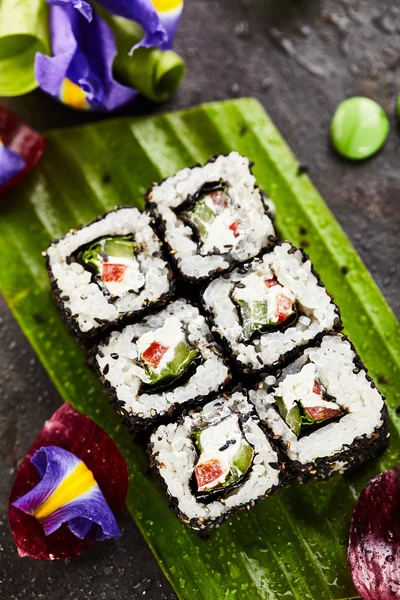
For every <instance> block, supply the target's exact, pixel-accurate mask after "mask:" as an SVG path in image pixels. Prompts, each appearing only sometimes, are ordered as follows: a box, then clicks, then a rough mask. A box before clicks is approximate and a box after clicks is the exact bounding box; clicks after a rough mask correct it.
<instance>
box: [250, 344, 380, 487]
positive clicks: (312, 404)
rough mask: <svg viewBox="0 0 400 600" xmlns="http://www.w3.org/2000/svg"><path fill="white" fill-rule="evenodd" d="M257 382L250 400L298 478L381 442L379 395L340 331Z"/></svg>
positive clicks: (340, 465) (328, 470)
mask: <svg viewBox="0 0 400 600" xmlns="http://www.w3.org/2000/svg"><path fill="white" fill-rule="evenodd" d="M260 386H261V389H257V390H255V391H251V392H250V400H251V401H252V402H253V403H254V405H255V408H256V411H257V414H258V416H259V417H260V419H261V420H262V422H263V424H264V425H265V426H266V427H267V429H268V431H269V433H270V434H271V435H273V436H274V439H275V440H276V439H279V440H280V445H281V449H282V451H283V453H284V454H285V457H286V460H287V461H288V462H289V463H290V464H291V469H292V471H294V473H295V474H296V475H297V477H298V478H299V479H300V480H307V479H308V478H309V477H312V476H315V477H318V478H320V479H325V478H327V477H329V476H330V475H331V474H333V473H335V472H336V471H342V470H345V469H348V468H350V467H352V466H357V465H359V464H360V463H362V462H364V461H365V460H367V459H369V458H371V457H373V456H375V454H377V452H379V450H381V449H382V448H383V447H384V446H385V445H386V443H387V440H388V418H387V408H386V405H385V403H384V400H383V398H382V396H381V395H380V393H379V392H378V390H377V389H376V386H375V383H374V382H373V381H372V380H371V378H370V377H368V375H367V370H366V368H365V367H364V365H363V364H362V362H361V359H360V357H359V356H357V354H356V353H355V350H354V348H353V347H352V345H351V344H350V342H349V341H348V340H347V338H346V337H344V336H342V335H340V334H337V335H335V334H330V335H326V336H324V337H323V339H322V341H321V343H320V345H319V346H318V347H316V348H308V349H306V350H304V352H303V354H302V355H301V356H300V357H299V358H298V359H297V360H295V361H294V362H293V363H291V364H290V365H288V366H287V367H286V368H285V369H283V370H282V372H281V373H280V374H279V376H278V377H277V379H275V378H274V377H267V378H266V379H265V380H264V381H263V382H261V383H260Z"/></svg>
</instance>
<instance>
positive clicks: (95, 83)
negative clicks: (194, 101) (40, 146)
mask: <svg viewBox="0 0 400 600" xmlns="http://www.w3.org/2000/svg"><path fill="white" fill-rule="evenodd" d="M49 3H50V4H51V6H50V31H51V46H52V52H53V55H54V56H51V57H49V56H44V55H43V54H40V53H37V55H36V60H35V76H36V79H37V81H38V82H39V85H40V87H41V88H42V89H43V90H44V91H45V92H47V93H48V94H51V95H52V96H54V97H55V98H57V99H59V100H61V101H62V102H63V103H65V104H67V105H69V106H72V107H73V108H78V109H81V110H88V109H98V110H113V109H115V108H117V107H118V106H121V105H122V104H125V103H126V102H129V101H130V100H132V99H133V98H134V97H135V96H136V95H137V91H136V90H133V89H132V88H129V87H126V86H124V85H121V84H120V83H118V82H117V81H116V80H115V79H114V76H113V71H112V65H113V62H114V58H115V56H116V54H117V49H116V45H115V39H114V35H113V33H112V31H111V29H110V28H109V26H108V25H107V24H106V23H105V22H104V21H103V20H102V19H101V18H100V17H99V15H98V14H97V13H95V12H93V13H92V15H91V20H90V21H89V20H88V18H87V15H85V14H82V12H80V11H78V10H77V9H76V7H75V6H74V3H73V2H72V1H67V0H65V1H63V0H57V1H54V0H49Z"/></svg>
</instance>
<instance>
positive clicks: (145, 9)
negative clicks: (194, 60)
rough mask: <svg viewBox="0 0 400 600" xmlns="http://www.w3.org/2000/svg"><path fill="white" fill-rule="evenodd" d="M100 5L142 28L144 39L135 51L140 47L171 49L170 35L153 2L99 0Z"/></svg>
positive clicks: (144, 0)
mask: <svg viewBox="0 0 400 600" xmlns="http://www.w3.org/2000/svg"><path fill="white" fill-rule="evenodd" d="M99 4H101V6H103V7H104V8H105V9H106V10H108V11H109V12H110V13H112V14H113V15H118V16H119V17H125V18H126V19H130V20H131V21H136V22H137V23H139V25H141V26H142V28H143V31H144V37H143V38H142V39H141V40H140V42H139V43H138V44H136V45H135V46H134V47H133V49H136V48H139V47H140V46H144V47H145V48H151V47H152V46H156V47H157V48H160V49H162V50H163V49H167V48H169V47H170V40H169V38H168V34H167V32H166V30H165V27H164V26H163V24H162V23H161V21H160V18H159V15H158V13H157V11H156V9H155V7H154V4H153V3H152V1H151V0H99Z"/></svg>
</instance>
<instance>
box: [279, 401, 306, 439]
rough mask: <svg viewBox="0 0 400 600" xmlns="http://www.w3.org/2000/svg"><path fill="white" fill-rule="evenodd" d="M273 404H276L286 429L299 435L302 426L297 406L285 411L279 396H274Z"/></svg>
mask: <svg viewBox="0 0 400 600" xmlns="http://www.w3.org/2000/svg"><path fill="white" fill-rule="evenodd" d="M275 402H276V404H277V407H278V410H279V414H280V415H281V417H282V419H283V420H284V421H285V422H286V424H287V425H288V427H290V429H291V430H292V431H293V433H294V434H295V435H297V436H298V435H300V431H301V426H302V423H303V421H302V417H301V415H300V409H299V407H298V405H297V404H295V405H294V406H293V407H292V408H291V409H290V410H289V411H288V410H287V408H286V406H285V403H284V401H283V398H281V397H280V396H275Z"/></svg>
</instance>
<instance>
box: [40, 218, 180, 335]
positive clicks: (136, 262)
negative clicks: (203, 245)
mask: <svg viewBox="0 0 400 600" xmlns="http://www.w3.org/2000/svg"><path fill="white" fill-rule="evenodd" d="M46 255H47V267H48V271H49V275H50V279H51V284H52V289H53V292H54V295H55V298H56V301H57V304H58V306H59V308H60V311H61V313H62V314H63V317H64V319H65V321H66V323H67V325H68V327H69V329H70V330H71V332H72V333H73V334H74V335H75V336H76V337H77V338H78V339H79V340H80V341H81V342H82V343H90V342H91V341H92V340H93V338H96V337H100V336H101V335H102V334H104V332H105V331H107V330H108V329H109V328H110V327H113V326H116V325H117V324H120V323H121V322H124V321H130V320H137V319H139V318H140V317H141V316H142V315H143V314H144V313H145V312H147V311H148V310H149V309H153V310H154V308H156V307H157V306H160V305H161V306H162V305H164V304H165V303H166V302H167V301H168V300H169V298H170V296H171V293H172V291H173V279H172V275H171V270H170V267H169V266H168V264H167V262H166V261H165V260H164V258H163V256H162V252H161V242H160V240H159V239H158V237H157V235H156V233H155V231H154V230H153V227H152V220H151V218H150V217H149V215H148V214H146V213H143V212H141V211H139V210H138V209H136V208H131V207H130V208H119V209H116V210H114V211H111V212H109V213H107V214H106V215H104V216H103V217H101V218H99V219H97V220H96V221H94V222H93V223H90V224H89V225H87V226H86V227H83V228H81V229H79V230H71V231H70V232H69V233H67V234H66V235H65V236H64V237H63V238H62V239H60V240H53V242H52V244H51V246H50V247H49V248H48V250H47V252H46Z"/></svg>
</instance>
